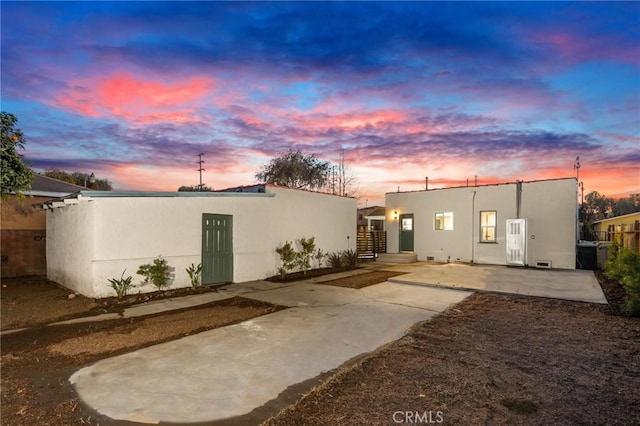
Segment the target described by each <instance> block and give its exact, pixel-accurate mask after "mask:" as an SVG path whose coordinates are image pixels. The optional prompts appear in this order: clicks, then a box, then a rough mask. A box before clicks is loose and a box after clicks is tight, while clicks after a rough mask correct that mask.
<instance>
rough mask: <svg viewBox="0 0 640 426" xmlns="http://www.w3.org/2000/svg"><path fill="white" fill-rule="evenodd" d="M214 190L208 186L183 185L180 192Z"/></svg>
mask: <svg viewBox="0 0 640 426" xmlns="http://www.w3.org/2000/svg"><path fill="white" fill-rule="evenodd" d="M212 190H213V189H212V188H209V187H208V186H207V185H204V184H203V185H202V187H200V185H188V186H187V185H183V186H181V187H180V188H178V192H211V191H212Z"/></svg>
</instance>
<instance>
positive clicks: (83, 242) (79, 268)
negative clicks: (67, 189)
mask: <svg viewBox="0 0 640 426" xmlns="http://www.w3.org/2000/svg"><path fill="white" fill-rule="evenodd" d="M45 207H46V208H47V229H48V234H47V259H48V261H47V276H48V278H49V279H50V280H53V281H56V282H58V283H60V284H62V285H64V286H66V287H68V288H70V289H72V290H74V291H76V292H78V293H81V294H83V295H86V296H89V297H106V296H112V295H114V293H113V290H112V289H111V288H109V287H108V279H111V278H119V277H120V276H121V275H122V273H123V271H125V270H126V272H125V277H126V276H127V275H132V276H133V277H134V283H136V284H140V282H141V281H142V277H140V276H139V275H137V274H136V271H137V270H138V267H139V266H140V265H143V264H147V263H151V262H152V261H153V259H155V258H157V257H158V256H162V258H164V259H166V260H167V261H168V262H169V265H170V266H171V267H173V268H174V273H175V278H174V281H173V284H172V286H171V288H178V287H188V286H189V285H190V281H189V277H188V275H187V273H186V271H185V268H187V267H188V266H189V265H191V264H195V265H198V264H200V263H201V264H202V265H203V275H202V281H203V284H216V283H225V282H243V281H251V280H257V279H264V278H266V277H269V276H272V275H275V274H276V271H277V268H278V267H279V266H280V259H279V257H278V255H277V254H276V252H275V249H276V247H278V246H280V245H281V244H283V243H284V242H286V241H292V242H293V241H296V240H298V239H299V238H301V237H307V238H309V237H315V240H316V247H317V248H319V249H322V250H323V251H324V252H335V251H340V250H345V249H355V245H356V238H355V233H356V200H355V199H353V198H346V197H339V196H335V195H329V194H322V193H317V192H311V191H304V190H296V189H289V188H283V187H278V186H273V185H253V186H251V187H239V188H232V189H230V190H228V191H222V192H117V191H110V192H102V191H94V192H85V191H82V192H81V193H79V194H77V195H74V196H72V197H67V198H64V199H60V200H56V201H51V202H48V203H46V205H45ZM153 290H154V288H152V287H151V286H150V285H147V286H145V287H142V288H141V289H140V291H141V292H148V291H153Z"/></svg>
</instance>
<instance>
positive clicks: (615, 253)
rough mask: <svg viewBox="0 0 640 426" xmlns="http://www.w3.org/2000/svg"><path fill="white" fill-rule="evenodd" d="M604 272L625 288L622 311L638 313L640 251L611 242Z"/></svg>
mask: <svg viewBox="0 0 640 426" xmlns="http://www.w3.org/2000/svg"><path fill="white" fill-rule="evenodd" d="M605 272H606V274H607V276H608V277H609V278H613V279H615V280H618V281H619V282H620V284H622V286H623V287H624V289H625V292H626V295H625V298H624V305H623V306H622V311H623V312H625V313H627V314H630V315H640V253H638V252H636V251H632V250H629V249H626V248H624V247H619V246H618V244H617V243H613V244H612V245H611V247H610V249H609V260H608V261H607V264H606V266H605Z"/></svg>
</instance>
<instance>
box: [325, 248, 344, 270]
mask: <svg viewBox="0 0 640 426" xmlns="http://www.w3.org/2000/svg"><path fill="white" fill-rule="evenodd" d="M327 259H328V260H329V266H330V267H331V268H332V269H337V270H341V269H342V253H340V252H335V253H330V254H329V255H328V256H327Z"/></svg>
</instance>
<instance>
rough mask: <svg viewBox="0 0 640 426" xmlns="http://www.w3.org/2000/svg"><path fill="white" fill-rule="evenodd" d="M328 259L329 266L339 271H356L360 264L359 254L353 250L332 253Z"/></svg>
mask: <svg viewBox="0 0 640 426" xmlns="http://www.w3.org/2000/svg"><path fill="white" fill-rule="evenodd" d="M327 258H328V260H329V266H330V267H331V268H333V269H338V270H346V271H348V270H350V269H355V268H356V265H357V263H358V253H357V252H356V251H355V250H352V249H348V250H342V251H337V252H334V253H330V254H329V255H328V257H327Z"/></svg>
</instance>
